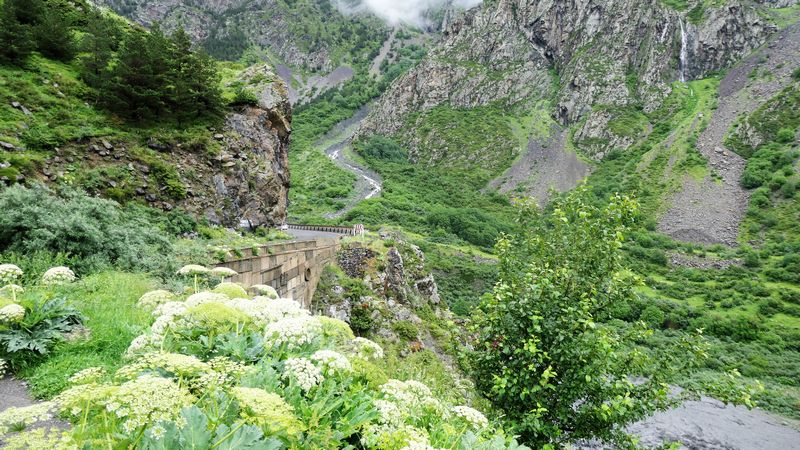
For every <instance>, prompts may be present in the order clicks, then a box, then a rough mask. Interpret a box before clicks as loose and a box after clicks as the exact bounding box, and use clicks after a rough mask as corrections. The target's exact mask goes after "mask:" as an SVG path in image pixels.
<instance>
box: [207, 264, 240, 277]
mask: <svg viewBox="0 0 800 450" xmlns="http://www.w3.org/2000/svg"><path fill="white" fill-rule="evenodd" d="M236 275H239V272H237V271H235V270H233V269H230V268H228V267H214V268H213V269H211V276H213V277H220V278H230V277H235V276H236Z"/></svg>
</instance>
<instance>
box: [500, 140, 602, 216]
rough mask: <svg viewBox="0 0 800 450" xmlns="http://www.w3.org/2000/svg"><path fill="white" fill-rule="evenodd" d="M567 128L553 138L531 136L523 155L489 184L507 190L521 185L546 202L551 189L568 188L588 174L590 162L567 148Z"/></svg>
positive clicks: (562, 189) (563, 190) (526, 190)
mask: <svg viewBox="0 0 800 450" xmlns="http://www.w3.org/2000/svg"><path fill="white" fill-rule="evenodd" d="M566 140H567V131H566V130H555V129H554V130H553V131H552V133H551V136H550V138H548V139H545V140H540V139H536V138H531V139H530V140H529V141H528V149H527V151H526V153H525V154H524V155H522V157H520V158H519V159H518V160H517V161H516V162H514V164H513V165H512V166H511V167H510V168H509V169H508V170H507V171H506V172H505V173H504V174H503V175H501V176H500V177H498V178H495V179H494V180H492V181H491V182H490V183H489V187H490V188H492V189H497V190H499V191H500V192H503V193H507V192H512V191H515V190H517V188H518V187H519V188H521V190H523V191H524V192H525V194H527V195H530V196H532V197H534V198H536V199H537V200H538V201H539V203H540V204H543V203H545V202H547V198H548V196H549V193H550V189H551V188H552V189H555V190H556V191H558V192H565V191H568V190H570V189H572V188H574V187H575V186H577V185H578V183H579V182H580V181H581V180H583V179H584V178H586V176H587V175H589V172H590V168H589V166H588V165H587V164H586V163H585V162H583V161H581V160H580V159H578V155H576V154H575V152H570V151H567V150H566V149H565V144H566Z"/></svg>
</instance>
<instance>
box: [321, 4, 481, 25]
mask: <svg viewBox="0 0 800 450" xmlns="http://www.w3.org/2000/svg"><path fill="white" fill-rule="evenodd" d="M481 1H482V0H453V4H455V5H456V6H459V7H462V8H471V7H473V6H475V5H478V4H479V3H481ZM335 3H336V5H337V6H338V7H339V9H340V10H341V11H342V12H344V13H347V12H352V11H354V8H353V4H356V5H358V4H360V7H361V8H365V9H368V10H369V11H371V12H372V13H373V14H375V15H376V16H378V17H380V18H382V19H384V20H385V21H386V22H387V23H389V24H390V25H398V24H401V23H405V24H410V25H417V26H422V25H425V20H424V16H423V13H424V12H425V11H426V10H429V9H431V8H434V7H438V6H442V5H443V4H445V3H447V0H360V1H359V0H337V1H336V2H335Z"/></svg>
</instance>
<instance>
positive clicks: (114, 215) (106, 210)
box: [0, 185, 175, 272]
mask: <svg viewBox="0 0 800 450" xmlns="http://www.w3.org/2000/svg"><path fill="white" fill-rule="evenodd" d="M0 211H3V214H2V215H0V251H3V252H5V251H11V252H19V253H23V254H34V253H38V252H49V253H62V254H65V255H68V256H69V257H73V258H77V259H76V266H75V267H74V268H75V269H77V270H78V271H81V272H82V271H94V270H98V269H101V268H104V267H107V266H110V265H114V266H117V267H121V268H125V269H137V270H169V271H171V270H172V267H173V266H174V265H175V263H174V262H173V261H172V260H171V258H170V256H169V255H171V254H172V244H171V243H170V241H169V239H168V236H167V234H166V233H165V232H164V231H162V230H160V229H158V228H157V227H155V226H153V225H152V224H151V223H150V222H149V220H148V217H147V216H145V215H140V214H136V212H135V211H133V212H131V211H129V210H125V209H123V208H121V207H120V206H119V204H117V203H116V202H113V201H110V200H103V199H99V198H94V197H89V196H87V195H86V194H84V193H82V192H80V191H75V190H68V189H65V190H63V191H61V192H60V193H58V194H57V193H56V192H54V191H52V190H50V189H48V188H46V187H43V186H39V185H37V186H34V187H32V188H25V187H22V186H12V187H10V188H7V189H5V190H4V191H2V192H0Z"/></svg>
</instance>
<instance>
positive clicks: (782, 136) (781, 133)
mask: <svg viewBox="0 0 800 450" xmlns="http://www.w3.org/2000/svg"><path fill="white" fill-rule="evenodd" d="M795 134H796V133H795V131H794V130H793V129H791V128H781V129H780V130H778V135H777V136H776V138H777V141H778V142H780V143H782V144H788V143H790V142H792V141H794V136H795Z"/></svg>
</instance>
